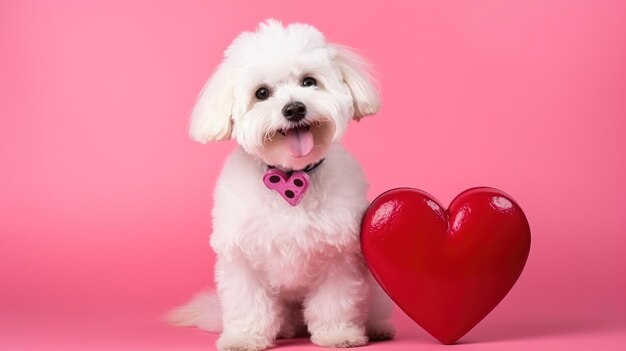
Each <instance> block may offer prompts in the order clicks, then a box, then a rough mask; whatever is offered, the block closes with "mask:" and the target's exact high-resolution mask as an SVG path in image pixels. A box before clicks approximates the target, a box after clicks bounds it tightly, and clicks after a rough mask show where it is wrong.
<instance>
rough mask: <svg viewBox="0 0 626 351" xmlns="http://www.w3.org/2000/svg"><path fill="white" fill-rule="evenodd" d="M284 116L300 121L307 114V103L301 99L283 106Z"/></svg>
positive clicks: (293, 120)
mask: <svg viewBox="0 0 626 351" xmlns="http://www.w3.org/2000/svg"><path fill="white" fill-rule="evenodd" d="M283 116H285V118H287V119H288V120H290V121H292V122H298V121H299V120H301V119H303V118H304V116H306V105H305V104H303V103H301V102H300V101H292V102H290V103H288V104H287V105H285V107H283Z"/></svg>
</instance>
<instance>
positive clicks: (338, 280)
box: [170, 20, 394, 350]
mask: <svg viewBox="0 0 626 351" xmlns="http://www.w3.org/2000/svg"><path fill="white" fill-rule="evenodd" d="M305 76H306V77H314V78H315V80H316V81H317V85H316V86H314V87H305V86H303V85H302V84H301V82H302V79H303V77H305ZM259 86H264V87H267V88H268V89H270V91H271V97H269V98H268V99H266V100H259V99H257V98H255V90H256V89H258V87H259ZM295 100H296V101H301V102H303V103H304V104H306V106H307V114H306V118H305V119H304V120H303V123H306V124H307V125H311V128H314V126H318V127H319V129H316V131H315V132H314V136H315V147H314V150H313V152H311V153H310V154H309V155H307V156H305V157H292V156H290V155H289V153H288V152H287V151H286V148H287V146H286V145H285V144H286V141H285V140H284V139H281V138H280V137H279V136H277V135H278V134H277V131H280V130H283V129H286V128H291V127H293V126H294V124H293V122H290V121H288V120H287V119H286V118H285V117H284V116H283V115H282V114H281V110H282V108H283V106H284V105H285V104H286V103H288V102H290V101H295ZM378 107H379V98H378V91H377V89H376V87H375V86H374V85H373V83H372V80H371V78H370V77H369V75H368V74H367V71H366V65H365V63H364V61H363V60H362V59H360V58H359V57H358V56H357V55H356V54H354V53H353V52H351V51H349V50H347V49H346V48H343V47H340V46H337V45H333V44H329V43H327V42H326V40H325V38H324V36H323V35H322V34H321V33H320V32H319V31H318V30H316V29H315V28H313V27H311V26H309V25H306V24H292V25H289V26H286V27H285V26H283V25H282V24H280V23H279V22H277V21H273V20H269V21H266V22H265V23H262V24H261V25H260V27H259V29H258V30H257V31H256V32H244V33H242V34H241V35H240V36H239V37H238V38H237V39H235V41H234V42H233V43H232V44H231V46H230V47H229V48H228V49H227V50H226V53H225V59H224V62H223V63H222V64H221V65H220V66H219V68H218V69H217V71H216V72H215V73H214V75H213V77H212V78H211V79H210V80H209V81H208V82H207V84H206V86H205V88H204V89H203V91H202V93H201V94H200V97H199V99H198V102H197V104H196V107H195V108H194V112H193V116H192V122H191V128H190V134H191V136H192V138H194V139H195V140H197V141H200V142H207V141H211V140H225V139H229V138H235V139H236V140H237V142H238V144H239V145H240V147H239V148H237V149H236V150H235V151H234V152H233V154H232V155H231V156H230V157H229V158H228V159H227V160H226V162H225V165H224V168H223V170H222V173H221V175H220V177H219V180H218V182H217V185H216V188H215V193H214V200H215V201H214V204H215V205H214V208H213V234H212V236H211V246H212V248H213V249H214V250H215V252H216V253H217V264H216V272H215V273H216V274H215V278H216V283H217V295H215V293H212V292H205V293H202V294H200V295H198V296H197V297H196V299H194V300H192V301H191V302H190V303H189V304H187V305H185V306H183V307H180V308H179V309H177V310H175V311H173V312H172V313H171V314H170V321H171V322H172V323H174V324H177V325H182V326H197V327H200V328H202V329H205V330H209V331H215V332H219V331H221V332H222V334H221V336H220V338H219V339H218V342H217V346H218V349H220V350H262V349H265V348H268V347H270V346H272V345H273V342H274V340H275V339H276V338H277V337H294V336H298V335H303V334H304V333H306V332H307V331H308V333H310V335H311V340H312V342H314V343H315V344H317V345H320V346H325V347H351V346H360V345H364V344H365V343H367V340H368V336H369V337H370V339H388V338H391V337H393V334H394V329H393V326H392V325H391V323H390V315H391V304H390V302H389V300H388V299H387V297H386V295H385V294H384V292H382V290H381V289H380V288H379V287H378V285H377V284H376V283H375V282H374V280H373V279H372V278H371V276H370V275H369V273H368V271H367V267H366V265H365V263H364V260H363V257H362V255H361V251H360V244H359V231H360V223H361V218H362V215H363V213H364V211H365V209H366V208H367V206H368V201H367V198H366V192H367V181H366V180H365V176H364V174H363V172H362V170H361V167H360V166H359V164H358V163H357V162H356V161H355V159H354V158H353V157H351V156H350V155H349V154H348V153H347V152H346V151H345V150H344V149H343V147H342V146H341V145H340V144H339V143H338V142H339V141H340V139H341V136H342V135H343V133H344V131H345V129H346V127H347V125H348V123H349V121H350V120H351V119H359V118H361V117H364V116H366V115H369V114H373V113H375V112H376V111H377V110H378ZM315 128H317V127H315ZM322 158H325V161H324V162H323V163H322V165H321V166H320V167H318V168H317V169H315V170H313V171H312V172H311V173H310V174H309V177H310V186H309V189H308V192H307V194H306V196H305V198H304V199H303V200H302V202H301V203H300V204H299V205H298V206H295V207H292V206H290V205H289V204H287V202H285V200H284V199H283V198H281V196H279V195H278V194H276V193H275V192H273V191H271V190H269V189H267V188H266V187H265V186H264V185H263V182H262V178H263V173H264V172H265V171H266V169H267V164H273V165H276V166H278V167H280V168H283V169H286V170H293V169H301V168H303V167H304V166H306V165H307V164H311V163H314V162H316V161H318V160H320V159H322ZM218 297H219V298H218Z"/></svg>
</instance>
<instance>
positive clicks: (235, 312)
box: [216, 257, 280, 351]
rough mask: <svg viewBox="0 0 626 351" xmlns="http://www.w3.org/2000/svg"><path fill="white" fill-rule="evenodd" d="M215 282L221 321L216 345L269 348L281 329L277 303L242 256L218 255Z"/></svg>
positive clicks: (242, 350)
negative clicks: (220, 309) (221, 316)
mask: <svg viewBox="0 0 626 351" xmlns="http://www.w3.org/2000/svg"><path fill="white" fill-rule="evenodd" d="M216 281H217V292H218V294H219V297H220V303H221V304H222V309H223V322H224V330H223V331H222V335H220V337H219V339H218V340H217V348H218V349H219V350H221V351H235V350H236V351H259V350H264V349H267V348H268V347H271V346H272V345H273V343H274V339H275V338H276V334H277V333H278V331H279V329H280V319H279V317H278V313H277V307H278V306H277V301H276V298H275V297H274V296H273V295H272V293H271V291H269V290H268V289H266V288H265V286H264V284H263V282H262V281H260V280H259V278H258V274H255V272H254V271H253V270H252V267H250V265H249V264H248V262H246V261H245V260H244V259H242V258H235V259H231V260H226V259H225V258H220V257H218V261H217V266H216Z"/></svg>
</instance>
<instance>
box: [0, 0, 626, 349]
mask: <svg viewBox="0 0 626 351" xmlns="http://www.w3.org/2000/svg"><path fill="white" fill-rule="evenodd" d="M268 17H275V18H278V19H280V20H283V21H284V22H292V21H306V22H309V23H311V24H314V25H315V26H317V27H318V28H319V29H320V30H322V31H323V32H325V33H326V35H327V37H328V39H329V40H331V41H334V42H338V43H342V44H346V45H349V46H352V47H355V48H357V49H358V50H359V51H360V52H361V53H362V54H363V55H364V56H366V57H367V58H369V59H370V60H371V61H372V62H373V63H374V64H375V68H376V71H377V77H378V78H379V80H380V83H381V86H382V99H383V104H384V106H383V108H382V110H381V111H380V113H379V114H378V115H377V116H375V117H371V118H368V119H365V120H364V121H362V122H361V123H358V124H356V123H355V124H353V126H352V128H351V129H349V131H348V135H347V136H346V139H345V144H346V145H347V147H348V148H349V149H350V150H351V151H352V152H353V153H354V154H355V155H356V157H357V158H358V159H359V160H360V161H361V163H362V165H363V167H364V168H365V170H366V173H367V175H368V177H369V179H370V181H371V184H372V186H371V191H370V196H371V197H372V198H373V197H374V196H376V195H377V194H379V193H381V192H382V191H384V190H387V189H389V188H392V187H397V186H413V187H418V188H421V189H424V190H426V191H428V192H430V193H431V194H433V195H435V196H436V197H437V198H438V199H439V200H441V201H442V202H444V203H448V202H449V201H450V200H451V199H452V198H453V197H454V196H455V195H456V194H457V193H459V192H460V191H462V190H464V189H466V188H468V187H472V186H477V185H489V186H494V187H497V188H500V189H503V190H505V191H506V192H508V193H509V194H511V195H512V196H513V197H514V198H515V199H516V200H517V201H518V202H519V203H520V204H521V205H522V207H523V208H524V209H525V211H526V214H527V216H528V218H529V221H530V223H531V227H532V230H533V244H532V248H531V254H530V258H529V261H528V264H527V267H526V270H525V272H524V273H523V274H522V277H521V279H520V280H519V282H518V284H517V285H516V286H515V287H514V288H513V290H512V291H511V293H510V294H509V296H508V297H507V298H506V299H505V300H504V301H503V302H502V304H501V305H500V306H499V307H497V308H496V310H495V311H494V312H493V313H492V314H491V315H490V316H488V317H487V318H486V319H485V320H484V321H483V322H482V323H481V324H480V325H479V326H478V327H477V328H476V329H474V330H473V331H472V332H470V333H469V334H468V335H467V336H466V337H465V338H463V339H462V341H463V342H464V345H462V346H461V348H467V349H481V350H482V349H489V348H491V349H498V350H502V349H516V348H519V349H525V348H529V349H538V348H539V349H540V348H542V349H548V348H550V349H557V348H559V347H563V348H568V349H569V348H571V347H577V348H583V349H586V348H594V349H604V350H606V349H609V348H610V347H611V346H615V347H617V345H619V343H621V345H622V346H623V344H624V343H625V342H626V333H625V332H626V318H625V317H624V314H625V312H626V298H625V297H624V296H626V274H625V268H624V267H626V253H625V252H624V251H625V250H624V249H625V248H626V233H625V232H626V215H625V211H624V210H625V208H626V181H625V179H626V156H625V151H626V138H625V136H626V133H625V132H626V64H625V63H626V3H624V2H623V1H598V2H593V1H484V2H482V1H480V2H479V1H474V2H467V1H445V2H439V1H429V2H426V1H424V2H420V3H413V2H407V3H405V4H402V3H392V2H390V1H367V2H366V1H341V2H339V1H319V0H318V1H313V2H306V3H301V2H296V1H284V2H282V1H281V2H274V1H250V2H242V1H228V2H215V3H214V2H211V3H209V2H198V1H170V2H164V1H132V2H131V1H100V2H96V1H54V2H53V1H49V2H44V1H41V2H37V1H28V0H24V1H18V0H8V1H7V0H0V96H2V98H1V99H0V101H1V102H0V349H2V350H18V349H31V348H32V349H47V350H52V349H59V350H70V349H115V350H124V349H129V350H139V349H144V348H145V349H163V350H165V349H168V350H182V349H189V350H208V349H211V348H212V347H213V342H214V339H215V336H214V335H211V334H207V333H202V332H199V331H196V330H190V329H177V328H173V327H170V326H167V325H165V324H163V323H161V322H160V321H159V319H158V318H159V316H160V315H161V314H162V313H163V312H165V311H166V310H168V309H169V308H171V307H173V306H175V305H177V304H179V303H181V302H183V301H184V300H186V299H187V298H189V297H190V296H191V295H192V294H194V293H195V292H197V291H199V290H200V289H202V288H203V287H205V286H207V285H210V284H212V266H213V263H214V256H213V254H212V252H211V251H210V248H209V246H208V240H207V238H208V235H209V233H210V228H211V223H210V218H209V212H210V208H211V206H212V203H211V202H212V201H211V191H212V188H213V186H214V183H215V179H216V176H217V173H218V171H219V169H220V167H221V165H222V162H223V160H224V157H225V156H226V154H227V153H228V152H229V151H230V150H231V149H232V148H233V147H234V143H233V142H227V143H216V144H211V145H208V146H201V145H199V144H194V143H193V142H191V141H190V140H188V138H187V131H186V127H187V120H188V115H189V112H190V109H191V107H192V105H193V102H194V100H195V97H196V95H197V93H198V91H199V90H200V88H201V86H202V84H203V83H204V81H205V79H206V78H207V77H208V76H209V74H210V73H211V72H212V70H213V68H214V67H215V66H216V64H217V63H218V62H219V61H220V59H221V55H222V51H223V50H224V49H225V47H226V46H227V45H228V43H229V42H230V41H231V40H232V39H233V38H234V37H235V36H236V35H237V34H238V33H239V32H240V31H242V30H249V29H253V28H255V26H256V24H257V22H258V21H260V20H263V19H265V18H268ZM397 321H398V323H397V324H398V326H399V329H400V333H399V337H398V339H397V341H394V342H393V343H387V344H376V345H373V346H370V347H371V348H378V349H388V348H391V347H392V346H396V347H397V348H398V349H403V348H404V349H414V348H415V347H421V348H423V349H429V348H439V349H441V348H442V346H439V345H437V343H436V342H435V341H434V339H432V338H431V337H429V336H428V335H426V334H425V333H424V332H423V331H422V330H421V329H419V328H418V327H416V326H414V325H413V324H412V322H410V321H409V320H408V319H407V318H406V317H405V316H404V315H403V314H402V313H400V312H398V313H397ZM281 345H283V346H284V347H285V349H288V348H289V347H290V348H300V347H302V348H310V349H315V348H314V347H313V346H311V345H310V344H309V343H308V341H306V340H296V341H287V342H281Z"/></svg>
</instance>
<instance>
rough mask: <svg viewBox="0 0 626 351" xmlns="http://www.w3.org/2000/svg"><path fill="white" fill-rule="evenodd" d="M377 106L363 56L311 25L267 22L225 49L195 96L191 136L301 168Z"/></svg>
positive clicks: (242, 35) (314, 159) (246, 33)
mask: <svg viewBox="0 0 626 351" xmlns="http://www.w3.org/2000/svg"><path fill="white" fill-rule="evenodd" d="M379 105H380V101H379V95H378V90H377V89H376V86H375V85H374V83H373V81H372V79H371V78H370V76H369V74H368V72H367V66H366V64H365V62H364V61H363V59H361V58H360V57H359V56H358V55H356V54H355V53H353V52H351V51H350V50H348V49H346V48H345V47H341V46H338V45H333V44H329V43H327V42H326V40H325V38H324V35H323V34H322V33H321V32H319V31H318V30H317V29H315V28H313V27H312V26H310V25H307V24H291V25H289V26H286V27H284V26H283V25H282V24H281V23H280V22H278V21H275V20H268V21H266V22H264V23H261V24H260V26H259V28H258V29H257V31H256V32H244V33H242V34H240V35H239V36H238V37H237V38H236V39H235V40H234V41H233V43H232V44H231V45H230V46H229V47H228V49H227V50H226V52H225V53H224V60H223V62H222V63H221V64H220V65H219V67H218V68H217V70H216V71H215V73H214V74H213V76H212V77H211V78H210V79H209V81H208V82H207V83H206V85H205V86H204V88H203V89H202V92H201V93H200V96H199V97H198V101H197V102H196V105H195V107H194V110H193V114H192V119H191V126H190V135H191V137H192V138H193V139H194V140H196V141H199V142H202V143H206V142H208V141H214V140H227V139H230V138H235V139H236V140H237V142H238V143H239V144H240V145H241V146H242V147H243V148H244V150H246V152H248V153H249V154H252V155H255V156H257V157H260V158H261V159H263V161H265V162H266V163H267V164H271V165H275V166H280V167H283V168H287V169H301V168H303V167H305V166H306V165H308V164H311V163H314V162H317V161H318V160H320V159H322V158H323V157H324V156H325V155H326V153H327V152H328V150H329V148H330V146H331V144H332V143H333V142H337V141H339V139H340V138H341V137H342V135H343V133H344V131H345V129H346V127H347V125H348V123H349V122H350V120H351V119H357V120H358V119H360V118H361V117H364V116H367V115H371V114H373V113H376V111H377V110H378V108H379Z"/></svg>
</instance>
